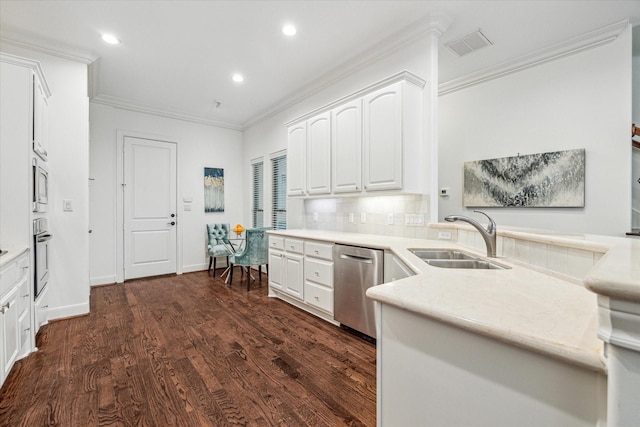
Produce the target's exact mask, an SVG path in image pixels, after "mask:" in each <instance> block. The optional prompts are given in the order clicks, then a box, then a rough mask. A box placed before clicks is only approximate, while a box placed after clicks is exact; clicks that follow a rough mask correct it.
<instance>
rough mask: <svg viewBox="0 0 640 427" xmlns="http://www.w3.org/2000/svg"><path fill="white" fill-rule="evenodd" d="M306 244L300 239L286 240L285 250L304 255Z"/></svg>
mask: <svg viewBox="0 0 640 427" xmlns="http://www.w3.org/2000/svg"><path fill="white" fill-rule="evenodd" d="M303 247H304V242H303V241H302V240H298V239H285V240H284V249H285V250H286V251H287V252H293V253H296V254H302V253H304V249H303Z"/></svg>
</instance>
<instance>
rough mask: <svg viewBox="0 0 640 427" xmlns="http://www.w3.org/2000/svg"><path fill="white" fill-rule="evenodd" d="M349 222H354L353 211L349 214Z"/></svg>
mask: <svg viewBox="0 0 640 427" xmlns="http://www.w3.org/2000/svg"><path fill="white" fill-rule="evenodd" d="M349 222H350V223H351V224H353V213H350V214H349Z"/></svg>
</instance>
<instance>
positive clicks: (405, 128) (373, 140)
mask: <svg viewBox="0 0 640 427" xmlns="http://www.w3.org/2000/svg"><path fill="white" fill-rule="evenodd" d="M424 83H425V82H424V81H423V80H421V79H420V78H418V77H417V76H414V75H412V74H410V73H408V72H402V73H400V74H397V75H395V76H392V77H390V78H389V79H386V80H384V81H382V82H378V83H376V84H374V85H372V86H370V87H368V88H365V89H363V90H361V91H359V92H357V93H355V94H351V95H349V96H347V97H345V98H342V99H341V100H340V101H336V102H335V103H333V104H330V105H327V106H326V107H325V108H323V109H325V111H324V112H322V113H319V114H318V113H310V114H308V115H306V116H303V117H300V118H298V119H296V121H292V122H291V123H292V124H291V125H290V126H289V127H288V135H289V136H288V154H287V167H288V174H289V175H288V177H287V180H288V195H289V196H302V197H313V196H318V195H326V194H362V193H368V192H380V191H386V192H393V193H397V192H402V193H411V194H421V193H424V191H425V185H426V178H425V177H426V176H428V161H429V159H428V152H427V150H428V148H425V147H423V145H424V144H423V138H422V129H421V126H422V125H421V123H422V121H421V114H422V87H423V86H424ZM318 111H319V110H318ZM305 150H306V151H305Z"/></svg>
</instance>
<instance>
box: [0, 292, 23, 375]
mask: <svg viewBox="0 0 640 427" xmlns="http://www.w3.org/2000/svg"><path fill="white" fill-rule="evenodd" d="M17 295H18V288H17V287H14V288H13V289H12V290H11V291H9V292H8V293H7V295H6V296H5V297H4V298H3V299H2V300H0V316H1V317H2V320H1V321H0V327H1V328H2V334H1V335H2V341H3V342H2V357H0V359H1V360H2V377H3V378H6V377H7V374H8V373H9V371H10V370H11V367H12V366H13V362H15V360H16V357H17V356H18V350H19V349H20V344H19V337H20V335H19V333H18V300H17Z"/></svg>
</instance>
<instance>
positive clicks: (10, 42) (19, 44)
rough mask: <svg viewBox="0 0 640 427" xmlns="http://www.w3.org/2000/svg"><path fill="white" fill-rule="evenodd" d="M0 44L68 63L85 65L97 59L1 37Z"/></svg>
mask: <svg viewBox="0 0 640 427" xmlns="http://www.w3.org/2000/svg"><path fill="white" fill-rule="evenodd" d="M0 43H2V44H8V45H10V46H15V47H19V48H22V49H28V50H33V51H35V52H40V53H45V54H47V55H51V56H56V57H58V58H62V59H67V60H69V61H74V62H79V63H81V64H85V65H87V64H91V63H92V62H93V61H95V60H96V58H97V57H96V56H80V55H76V54H73V53H70V52H65V51H62V50H58V49H51V48H48V47H44V46H38V45H35V44H32V43H27V42H22V41H18V40H13V39H7V38H3V37H0Z"/></svg>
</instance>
